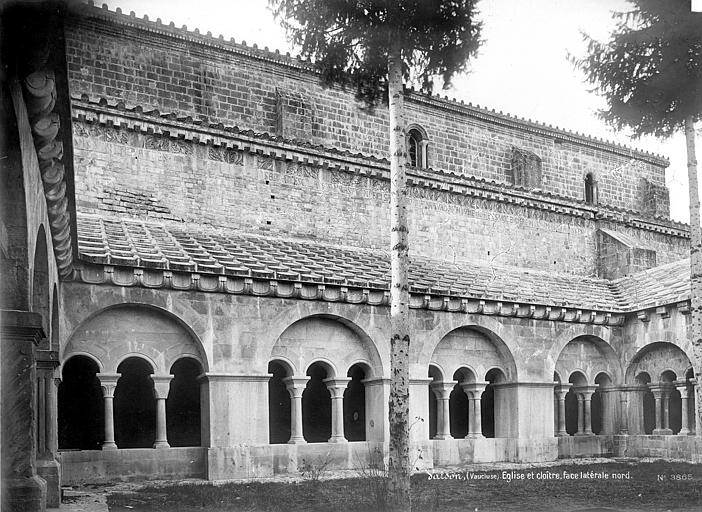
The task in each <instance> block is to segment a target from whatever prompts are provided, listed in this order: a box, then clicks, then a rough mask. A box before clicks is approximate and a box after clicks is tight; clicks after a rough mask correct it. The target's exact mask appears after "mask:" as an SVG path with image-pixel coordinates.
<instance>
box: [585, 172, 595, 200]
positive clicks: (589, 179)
mask: <svg viewBox="0 0 702 512" xmlns="http://www.w3.org/2000/svg"><path fill="white" fill-rule="evenodd" d="M585 202H586V203H587V204H597V182H596V181H595V178H594V176H593V175H592V173H590V172H589V173H587V176H585Z"/></svg>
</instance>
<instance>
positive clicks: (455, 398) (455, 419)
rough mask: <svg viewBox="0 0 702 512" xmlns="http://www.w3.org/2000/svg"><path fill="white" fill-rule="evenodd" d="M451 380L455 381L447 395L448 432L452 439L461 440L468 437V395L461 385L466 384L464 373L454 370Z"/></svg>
mask: <svg viewBox="0 0 702 512" xmlns="http://www.w3.org/2000/svg"><path fill="white" fill-rule="evenodd" d="M453 380H455V381H457V382H456V385H455V386H454V387H453V389H452V390H451V394H450V395H449V421H450V422H451V427H450V432H451V437H453V438H454V439H463V438H464V437H466V436H467V435H468V414H469V413H468V395H466V392H465V391H463V386H461V384H463V383H465V382H467V377H466V375H465V372H462V371H461V370H456V372H455V373H454V374H453Z"/></svg>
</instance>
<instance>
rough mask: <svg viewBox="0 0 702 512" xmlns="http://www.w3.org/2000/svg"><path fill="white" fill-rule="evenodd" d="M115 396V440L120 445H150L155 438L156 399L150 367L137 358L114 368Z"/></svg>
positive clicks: (130, 358) (125, 361)
mask: <svg viewBox="0 0 702 512" xmlns="http://www.w3.org/2000/svg"><path fill="white" fill-rule="evenodd" d="M117 373H119V374H121V375H122V376H121V377H120V378H119V380H118V381H117V387H116V388H115V398H114V418H115V420H114V421H115V441H116V442H117V446H118V447H119V448H151V447H152V446H153V444H154V441H155V439H156V398H155V397H154V383H153V381H152V380H151V374H152V373H153V369H152V368H151V365H149V363H147V362H146V361H145V360H143V359H141V358H140V357H129V358H127V359H125V360H124V361H122V363H120V365H119V366H118V367H117Z"/></svg>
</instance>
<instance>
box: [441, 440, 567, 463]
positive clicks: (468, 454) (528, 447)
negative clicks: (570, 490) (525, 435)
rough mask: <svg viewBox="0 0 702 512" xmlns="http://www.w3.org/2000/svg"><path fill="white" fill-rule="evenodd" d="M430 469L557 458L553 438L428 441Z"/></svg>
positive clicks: (541, 460)
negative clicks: (430, 458) (431, 461)
mask: <svg viewBox="0 0 702 512" xmlns="http://www.w3.org/2000/svg"><path fill="white" fill-rule="evenodd" d="M432 451H433V460H434V466H439V467H441V466H460V465H463V464H473V463H479V462H544V461H549V460H554V459H555V458H556V456H557V445H556V439H555V438H543V439H541V438H540V439H513V438H490V439H488V438H484V437H483V438H478V439H447V440H441V441H432Z"/></svg>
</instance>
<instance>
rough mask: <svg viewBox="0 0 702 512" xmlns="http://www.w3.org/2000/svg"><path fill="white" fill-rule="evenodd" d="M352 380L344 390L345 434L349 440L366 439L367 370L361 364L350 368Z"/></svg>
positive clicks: (349, 372)
mask: <svg viewBox="0 0 702 512" xmlns="http://www.w3.org/2000/svg"><path fill="white" fill-rule="evenodd" d="M347 375H348V376H349V377H350V378H351V380H350V381H349V383H348V386H347V387H346V391H345V392H344V435H345V436H346V439H347V440H349V441H365V440H366V386H365V384H363V382H362V381H363V379H365V378H366V372H364V371H363V368H361V366H360V365H358V364H355V365H353V366H352V367H351V368H349V371H348V374H347Z"/></svg>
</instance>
